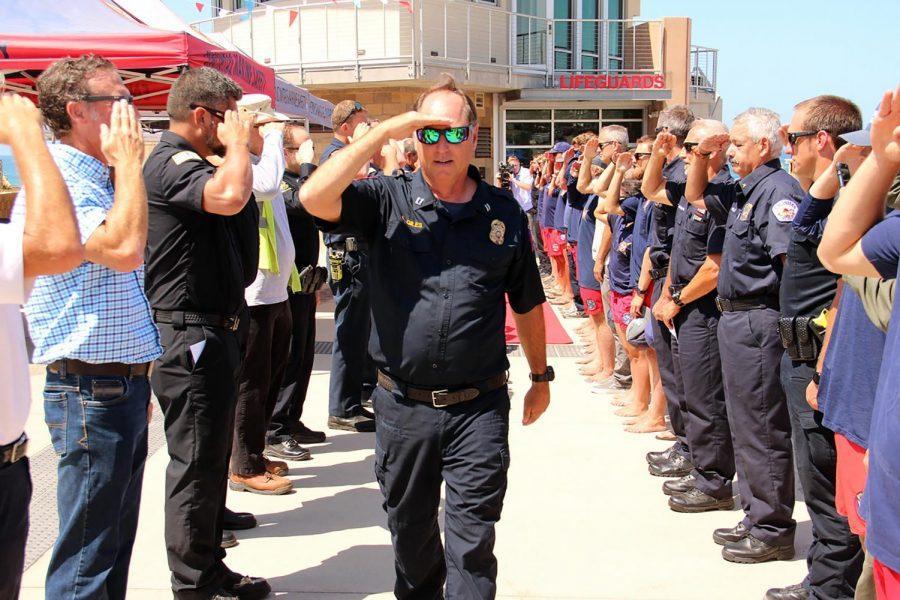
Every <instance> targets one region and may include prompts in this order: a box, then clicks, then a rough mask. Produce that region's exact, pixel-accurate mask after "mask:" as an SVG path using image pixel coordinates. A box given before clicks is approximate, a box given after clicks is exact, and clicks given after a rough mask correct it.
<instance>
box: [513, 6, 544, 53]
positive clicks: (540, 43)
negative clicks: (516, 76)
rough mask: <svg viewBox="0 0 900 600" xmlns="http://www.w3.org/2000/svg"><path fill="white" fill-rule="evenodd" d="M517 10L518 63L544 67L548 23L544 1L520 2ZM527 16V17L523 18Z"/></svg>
mask: <svg viewBox="0 0 900 600" xmlns="http://www.w3.org/2000/svg"><path fill="white" fill-rule="evenodd" d="M516 8H517V10H518V12H519V15H518V16H517V17H516V63H517V64H520V65H542V64H544V63H545V62H547V50H546V40H547V36H546V29H547V25H546V23H547V22H546V21H545V20H544V19H542V18H541V17H543V16H544V15H545V14H546V13H547V3H546V2H545V1H544V0H519V1H518V3H517V5H516ZM523 15H527V16H523Z"/></svg>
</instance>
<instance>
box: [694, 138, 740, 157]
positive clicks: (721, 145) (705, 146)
mask: <svg viewBox="0 0 900 600" xmlns="http://www.w3.org/2000/svg"><path fill="white" fill-rule="evenodd" d="M729 144H731V137H730V136H729V135H728V134H727V133H717V134H715V135H709V136H706V137H705V138H703V139H702V140H701V141H700V145H699V146H697V149H696V150H695V152H699V153H701V154H709V153H711V152H719V151H720V150H724V149H725V148H727V147H728V145H729Z"/></svg>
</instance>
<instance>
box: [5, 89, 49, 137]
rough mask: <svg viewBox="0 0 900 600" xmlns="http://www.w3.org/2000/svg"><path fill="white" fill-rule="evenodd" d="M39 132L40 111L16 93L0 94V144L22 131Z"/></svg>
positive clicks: (19, 134) (17, 135)
mask: <svg viewBox="0 0 900 600" xmlns="http://www.w3.org/2000/svg"><path fill="white" fill-rule="evenodd" d="M26 132H31V133H37V134H40V132H41V112H40V111H39V110H38V109H37V107H36V106H35V105H34V103H33V102H32V101H31V100H29V99H28V98H26V97H24V96H19V95H18V94H3V95H2V96H0V144H9V143H10V142H12V141H13V140H15V139H17V138H19V137H20V136H21V135H22V134H23V133H26Z"/></svg>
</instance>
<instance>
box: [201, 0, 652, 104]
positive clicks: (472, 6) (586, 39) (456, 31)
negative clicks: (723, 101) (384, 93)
mask: <svg viewBox="0 0 900 600" xmlns="http://www.w3.org/2000/svg"><path fill="white" fill-rule="evenodd" d="M192 25H193V26H194V27H195V28H196V29H198V30H200V31H203V32H204V33H214V34H215V35H217V36H218V37H219V38H220V39H224V40H227V41H228V42H229V43H231V44H233V45H234V46H236V47H238V48H240V49H241V50H243V51H244V52H245V53H247V54H248V55H250V56H252V57H253V58H254V59H256V60H258V61H259V62H262V63H264V64H267V65H269V66H271V67H273V68H274V69H275V70H276V71H277V72H281V73H284V72H295V73H298V74H299V76H300V82H301V83H310V82H313V83H315V77H313V79H312V80H310V79H309V78H310V76H312V75H313V74H315V73H317V72H318V73H325V72H331V73H334V72H338V73H340V72H345V75H344V77H345V78H346V79H345V80H341V81H340V82H341V83H347V82H349V81H363V80H367V81H378V80H389V79H396V78H397V77H396V75H397V71H396V70H395V71H393V72H392V74H391V75H382V76H381V78H380V79H379V76H378V75H371V73H374V71H376V70H379V69H399V70H400V71H403V70H404V69H405V76H404V78H406V79H414V78H417V77H421V76H423V75H425V71H426V70H427V69H428V68H429V67H432V68H441V67H443V68H454V69H459V70H462V71H464V73H465V76H466V78H470V77H472V76H474V75H478V76H480V77H481V78H485V77H487V78H493V79H494V80H496V83H497V84H501V85H502V84H505V85H510V86H512V85H513V80H514V79H516V78H519V80H520V83H521V84H523V85H529V86H532V87H533V86H541V85H543V86H547V87H552V86H555V85H558V84H559V80H560V76H561V75H566V74H573V73H579V74H588V75H625V74H640V75H654V74H663V73H664V72H665V69H664V64H663V24H662V21H642V20H636V19H628V20H606V19H549V18H546V17H537V16H529V15H523V14H519V13H513V12H510V11H507V10H505V9H502V8H499V7H497V6H493V5H488V4H482V3H475V2H471V1H466V0H409V1H408V2H405V3H399V2H397V1H396V0H389V1H388V2H387V3H384V2H382V1H381V0H362V2H361V3H359V4H358V5H356V4H354V3H353V2H352V0H319V1H315V0H310V1H308V2H307V3H306V4H302V3H298V4H295V5H280V6H268V7H266V6H261V7H258V8H256V9H255V10H253V11H252V13H250V14H248V13H247V12H246V10H242V11H238V12H236V13H231V14H227V15H222V16H218V17H215V18H212V19H207V20H204V21H198V22H196V23H193V24H192ZM348 71H349V72H350V76H349V77H346V72H348ZM367 72H368V73H369V74H370V75H368V76H367ZM347 80H349V81H347ZM336 82H337V81H336Z"/></svg>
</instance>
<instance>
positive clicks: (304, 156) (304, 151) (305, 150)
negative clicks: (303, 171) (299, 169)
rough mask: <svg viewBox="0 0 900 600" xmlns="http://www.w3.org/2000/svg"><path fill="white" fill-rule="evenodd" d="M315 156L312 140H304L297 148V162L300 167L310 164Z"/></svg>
mask: <svg viewBox="0 0 900 600" xmlns="http://www.w3.org/2000/svg"><path fill="white" fill-rule="evenodd" d="M315 155H316V149H315V147H314V146H313V141H312V138H310V139H308V140H306V141H305V142H303V143H302V144H300V147H299V148H297V162H298V163H300V164H301V165H305V164H307V163H311V162H312V161H313V157H314V156H315Z"/></svg>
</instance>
